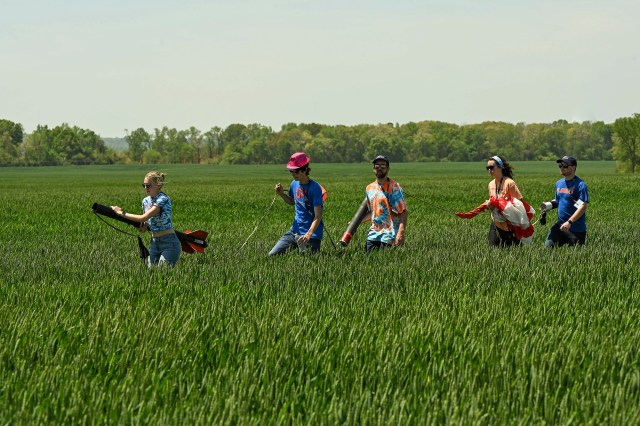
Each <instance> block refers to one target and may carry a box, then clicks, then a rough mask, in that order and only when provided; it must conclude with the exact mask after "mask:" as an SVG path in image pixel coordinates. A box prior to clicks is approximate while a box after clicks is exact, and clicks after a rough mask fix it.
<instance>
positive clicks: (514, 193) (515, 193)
mask: <svg viewBox="0 0 640 426" xmlns="http://www.w3.org/2000/svg"><path fill="white" fill-rule="evenodd" d="M508 195H510V196H511V197H513V198H515V199H516V200H520V201H522V198H523V197H522V193H521V192H520V188H518V185H516V182H515V181H514V180H513V179H510V180H509V192H508Z"/></svg>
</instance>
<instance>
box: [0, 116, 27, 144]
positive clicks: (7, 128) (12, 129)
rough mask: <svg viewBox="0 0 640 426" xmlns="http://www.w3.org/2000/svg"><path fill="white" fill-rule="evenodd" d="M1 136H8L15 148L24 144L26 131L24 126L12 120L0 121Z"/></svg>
mask: <svg viewBox="0 0 640 426" xmlns="http://www.w3.org/2000/svg"><path fill="white" fill-rule="evenodd" d="M0 135H7V136H9V138H10V139H11V143H12V144H13V145H14V146H18V145H20V144H21V143H22V138H23V136H24V129H23V127H22V124H20V123H14V122H13V121H10V120H4V119H0Z"/></svg>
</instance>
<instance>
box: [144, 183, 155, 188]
mask: <svg viewBox="0 0 640 426" xmlns="http://www.w3.org/2000/svg"><path fill="white" fill-rule="evenodd" d="M142 187H143V188H144V189H151V188H153V184H152V183H143V184H142Z"/></svg>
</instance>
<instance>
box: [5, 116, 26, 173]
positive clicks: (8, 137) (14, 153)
mask: <svg viewBox="0 0 640 426" xmlns="http://www.w3.org/2000/svg"><path fill="white" fill-rule="evenodd" d="M23 134H24V130H23V128H22V124H19V123H14V122H13V121H9V120H0V164H5V165H6V164H14V163H17V162H18V161H19V157H20V153H19V151H18V146H19V145H20V144H21V143H22V137H23Z"/></svg>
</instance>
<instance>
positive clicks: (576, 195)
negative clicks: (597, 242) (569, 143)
mask: <svg viewBox="0 0 640 426" xmlns="http://www.w3.org/2000/svg"><path fill="white" fill-rule="evenodd" d="M556 163H558V167H559V168H560V174H561V175H562V179H560V180H558V181H557V182H556V197H555V198H554V199H553V200H551V201H547V202H543V203H542V205H541V209H542V211H543V213H546V212H548V211H549V210H552V209H555V208H557V209H558V221H557V222H556V223H555V224H554V225H553V226H552V227H551V230H550V231H549V235H548V236H547V240H546V241H545V243H544V245H545V247H554V246H563V245H565V244H568V245H575V244H580V245H582V244H584V243H585V241H586V239H587V215H586V214H585V213H586V211H587V204H589V190H588V189H587V184H586V183H585V182H584V181H583V180H582V179H580V178H579V177H578V176H576V168H577V167H578V162H577V161H576V159H575V158H574V157H572V156H569V155H565V156H564V157H562V158H560V159H558V160H557V161H556Z"/></svg>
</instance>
